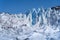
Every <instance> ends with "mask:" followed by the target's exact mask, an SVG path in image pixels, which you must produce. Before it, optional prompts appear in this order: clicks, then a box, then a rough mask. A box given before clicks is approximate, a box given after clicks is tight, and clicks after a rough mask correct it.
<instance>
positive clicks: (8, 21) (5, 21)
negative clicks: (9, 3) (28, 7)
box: [0, 8, 60, 40]
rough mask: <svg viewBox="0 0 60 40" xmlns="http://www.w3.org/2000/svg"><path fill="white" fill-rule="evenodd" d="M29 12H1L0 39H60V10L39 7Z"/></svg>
mask: <svg viewBox="0 0 60 40" xmlns="http://www.w3.org/2000/svg"><path fill="white" fill-rule="evenodd" d="M28 13H29V14H28V15H26V14H22V13H20V14H9V13H1V14H0V40H60V11H56V10H51V9H47V10H44V9H40V8H39V9H38V10H36V9H33V10H32V11H30V12H28ZM34 14H35V15H34ZM32 17H33V18H32ZM33 23H35V24H34V25H33Z"/></svg>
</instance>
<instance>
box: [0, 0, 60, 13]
mask: <svg viewBox="0 0 60 40" xmlns="http://www.w3.org/2000/svg"><path fill="white" fill-rule="evenodd" d="M59 5H60V0H0V12H9V13H19V12H24V11H25V10H28V9H32V8H40V7H43V8H49V7H53V6H59Z"/></svg>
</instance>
